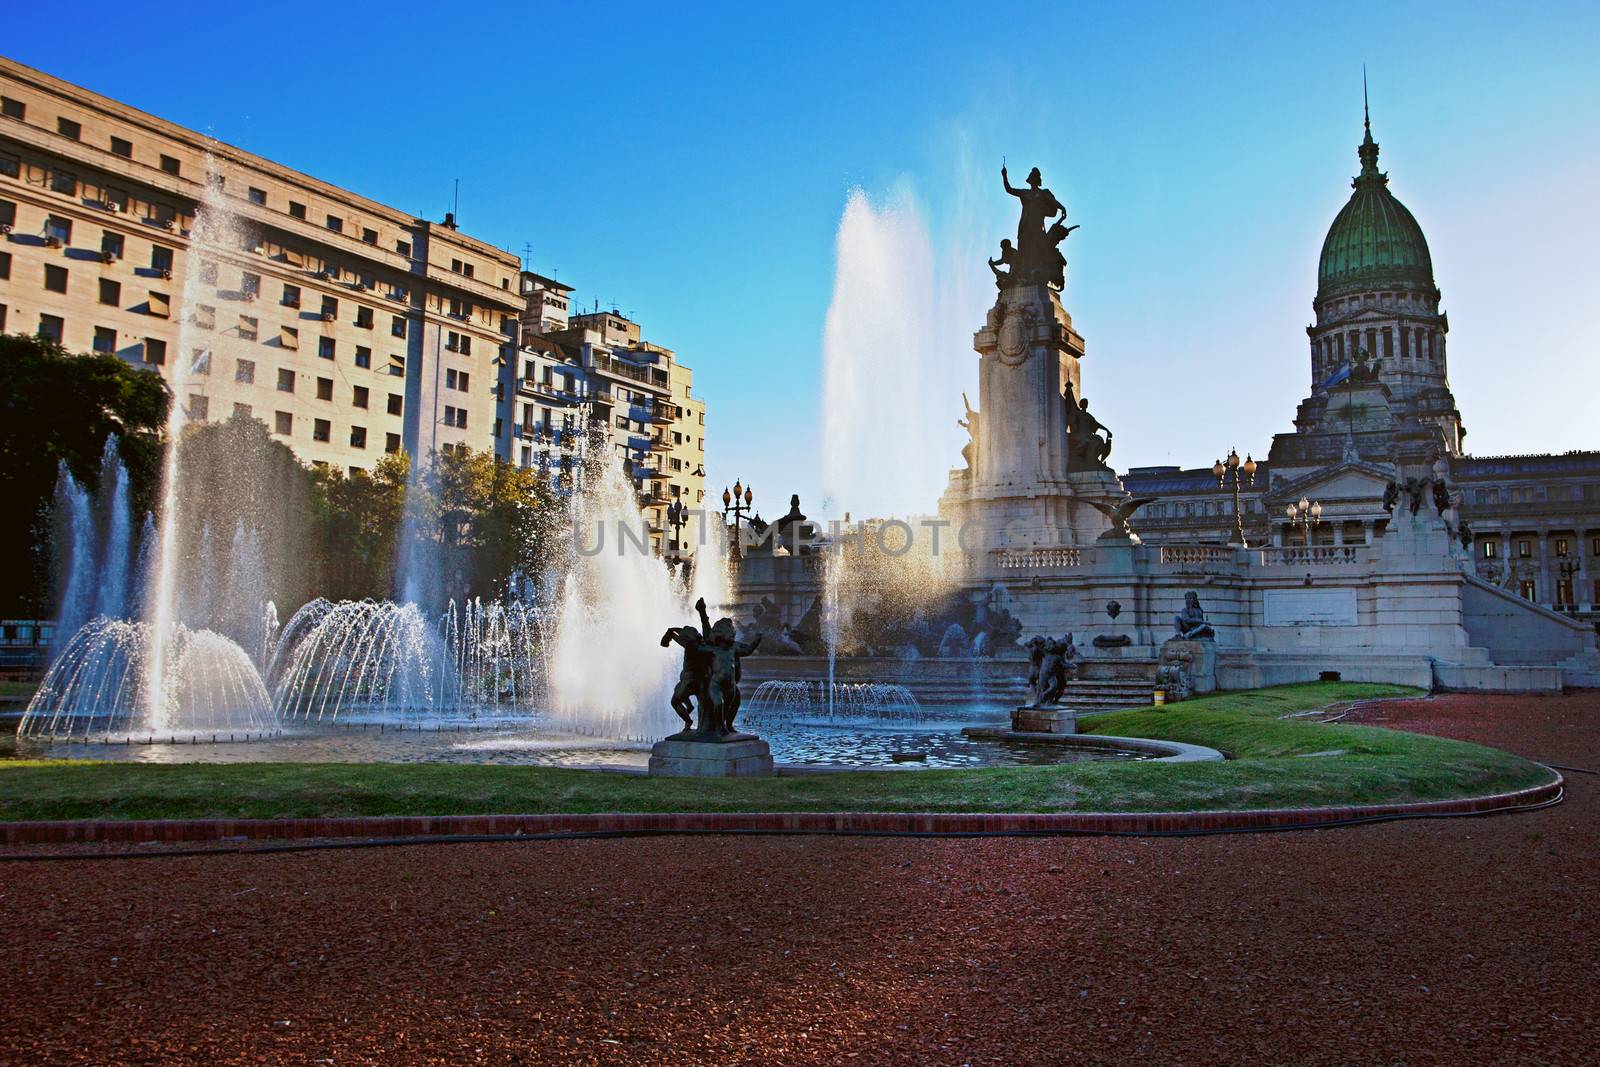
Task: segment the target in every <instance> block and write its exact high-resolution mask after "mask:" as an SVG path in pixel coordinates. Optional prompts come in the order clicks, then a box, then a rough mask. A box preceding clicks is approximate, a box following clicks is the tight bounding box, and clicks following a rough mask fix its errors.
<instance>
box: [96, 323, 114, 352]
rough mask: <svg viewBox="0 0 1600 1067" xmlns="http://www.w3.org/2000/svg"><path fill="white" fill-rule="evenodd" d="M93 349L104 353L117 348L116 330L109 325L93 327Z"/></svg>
mask: <svg viewBox="0 0 1600 1067" xmlns="http://www.w3.org/2000/svg"><path fill="white" fill-rule="evenodd" d="M94 350H95V351H96V352H104V353H106V354H108V355H109V354H110V353H113V352H115V351H116V350H117V331H116V330H113V329H112V328H111V327H109V326H96V327H95V328H94Z"/></svg>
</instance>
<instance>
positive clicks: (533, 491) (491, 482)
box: [424, 448, 561, 596]
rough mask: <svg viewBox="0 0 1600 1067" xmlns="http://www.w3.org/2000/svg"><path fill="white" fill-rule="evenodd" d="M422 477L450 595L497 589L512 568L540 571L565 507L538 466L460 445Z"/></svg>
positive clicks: (489, 593)
mask: <svg viewBox="0 0 1600 1067" xmlns="http://www.w3.org/2000/svg"><path fill="white" fill-rule="evenodd" d="M424 484H425V487H426V491H427V492H428V493H429V496H430V500H429V502H428V504H427V505H425V506H428V507H429V510H430V514H431V516H432V517H434V518H435V522H434V523H433V527H432V528H433V529H435V530H437V531H438V533H437V536H438V538H439V540H440V543H441V548H442V553H441V554H442V558H443V565H444V583H445V588H446V589H447V590H449V591H450V592H451V594H452V595H466V596H492V595H494V594H496V593H498V592H499V591H500V589H499V583H501V582H503V581H505V579H506V577H507V576H508V575H510V574H511V572H512V571H513V570H520V571H522V572H523V573H524V574H527V575H530V576H532V575H535V574H537V572H538V570H539V567H540V563H541V560H542V558H543V556H544V549H545V547H546V545H547V544H548V541H549V538H550V535H551V531H552V529H553V525H554V522H555V520H556V517H557V516H558V515H559V514H560V513H561V510H560V508H559V507H558V506H557V504H556V500H555V497H554V494H553V493H552V491H551V489H550V487H549V484H548V483H547V482H546V481H545V480H544V479H543V478H541V477H540V476H539V474H538V473H537V472H535V471H532V470H526V469H524V468H521V467H517V466H514V465H512V464H509V463H500V462H497V461H496V460H495V458H494V456H493V455H492V454H490V453H488V452H477V451H473V450H472V449H470V448H456V449H453V450H452V451H450V452H448V453H444V454H441V455H440V456H439V457H438V459H437V462H436V463H435V464H434V467H433V469H432V471H431V472H430V474H429V476H428V477H427V478H426V479H424Z"/></svg>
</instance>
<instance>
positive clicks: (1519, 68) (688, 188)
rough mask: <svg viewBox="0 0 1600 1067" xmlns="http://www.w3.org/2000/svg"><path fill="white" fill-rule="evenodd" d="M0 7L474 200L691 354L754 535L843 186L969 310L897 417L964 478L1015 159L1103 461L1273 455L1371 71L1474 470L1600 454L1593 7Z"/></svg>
mask: <svg viewBox="0 0 1600 1067" xmlns="http://www.w3.org/2000/svg"><path fill="white" fill-rule="evenodd" d="M9 6H10V7H11V11H10V13H9V14H8V15H7V18H6V25H7V31H6V34H5V39H4V42H3V43H0V51H3V52H4V53H5V54H6V55H9V56H11V57H12V58H15V59H17V60H19V61H21V62H24V63H28V64H30V65H33V66H37V67H40V68H42V69H44V70H46V71H49V72H50V73H53V74H56V75H58V76H61V77H64V78H67V79H69V80H71V81H75V82H78V83H80V84H83V85H85V86H87V87H89V88H91V89H95V90H97V91H100V92H104V93H107V94H109V95H111V96H114V97H118V98H120V99H122V100H125V101H127V102H129V103H131V104H133V105H135V106H138V107H141V108H144V109H146V110H148V111H151V112H154V113H156V114H158V115H161V116H163V117H166V118H170V119H172V120H175V121H177V122H181V123H184V124H186V125H189V126H192V127H195V128H198V129H201V130H205V131H208V132H211V133H213V134H214V135H215V136H217V137H219V138H220V139H222V140H224V141H228V142H230V143H233V144H236V145H239V146H241V147H243V148H246V149H249V150H252V151H255V152H258V153H261V154H263V155H266V156H269V157H272V158H274V159H278V160H281V161H282V162H284V163H287V164H289V165H291V166H294V167H297V168H300V169H302V170H305V171H308V172H310V173H312V174H315V175H317V176H318V177H321V178H324V179H326V180H329V181H332V182H336V183H338V184H340V185H344V186H347V187H350V188H352V189H356V190H359V191H361V192H362V193H364V194H366V195H369V196H372V197H374V198H375V199H379V200H382V201H384V202H387V203H390V204H393V205H394V206H396V207H398V208H401V209H402V210H409V211H413V212H416V213H418V214H420V215H426V216H429V217H433V218H439V217H441V216H442V214H443V212H444V211H445V210H447V209H448V208H449V206H450V199H451V190H452V183H453V182H454V180H455V179H457V178H459V179H460V180H461V208H460V219H461V224H462V226H463V228H464V229H466V230H467V231H468V232H470V233H473V234H474V235H476V236H479V237H482V238H484V239H486V240H489V241H492V242H494V243H496V244H499V245H502V246H505V247H508V248H511V249H512V250H514V251H516V252H518V253H519V254H520V253H521V252H522V251H523V249H524V246H530V247H531V249H532V256H531V260H530V265H531V266H532V267H534V268H535V269H538V270H541V271H545V272H552V271H559V277H560V278H561V279H562V280H563V281H566V282H568V283H570V284H573V285H576V286H577V287H578V294H577V295H578V297H579V298H580V299H581V300H582V301H583V302H584V303H586V304H587V303H589V302H591V301H593V300H595V299H599V300H600V301H601V302H602V303H603V304H605V305H608V306H609V305H613V304H614V305H616V306H617V307H619V308H620V309H622V310H623V311H624V312H626V313H629V314H631V315H632V316H633V317H635V318H636V319H638V320H639V321H640V322H641V323H642V324H643V326H644V329H645V332H646V336H647V337H649V338H651V339H653V340H655V341H657V342H659V343H661V344H665V345H668V346H670V347H672V348H675V349H676V350H677V351H678V352H679V353H680V354H681V357H682V358H683V359H684V361H685V362H687V363H689V364H690V365H691V366H692V367H694V369H695V372H696V380H697V386H698V389H699V392H700V393H701V395H702V396H704V397H705V398H706V400H707V402H708V404H709V405H710V416H709V419H708V422H709V429H708V437H709V439H710V461H709V463H708V469H709V473H710V479H711V482H713V483H714V486H713V487H714V488H715V490H716V491H717V492H719V493H720V489H721V486H722V484H723V483H725V482H731V481H732V480H733V478H734V477H736V476H739V477H743V478H745V479H746V481H747V482H749V483H751V484H754V485H755V487H756V490H757V494H758V497H759V499H760V500H761V501H764V502H765V504H766V508H765V510H767V511H768V512H769V513H772V512H779V511H781V510H783V505H784V504H785V503H786V501H787V495H788V494H789V493H790V492H795V491H798V492H800V493H802V494H803V495H804V497H805V499H806V500H807V501H815V500H816V499H817V498H818V497H819V495H820V494H821V492H822V476H821V463H820V453H821V450H822V446H821V441H822V437H823V422H824V420H823V412H822V404H821V395H822V390H821V380H822V336H823V323H824V319H825V317H826V315H827V312H828V306H829V301H830V299H831V298H832V296H833V292H834V271H835V252H836V248H835V241H836V236H837V234H838V229H839V222H840V217H841V214H842V212H843V210H844V207H845V203H846V200H847V197H848V196H849V194H850V192H851V190H852V189H853V188H857V187H859V188H861V189H862V190H864V191H865V192H866V194H867V195H868V197H869V198H870V199H872V200H873V201H874V202H875V203H881V202H887V201H888V200H889V199H891V198H898V200H897V202H899V203H901V204H902V205H909V208H908V210H910V211H911V212H912V213H913V214H915V215H916V216H917V217H918V218H919V219H920V222H921V224H922V225H923V226H924V227H925V229H926V232H927V234H928V238H929V246H930V248H931V249H932V252H931V254H932V255H933V256H934V257H935V258H936V259H937V260H938V263H937V274H938V276H939V277H941V278H943V279H946V280H947V281H948V282H949V285H948V286H947V288H950V289H951V290H952V291H953V293H954V295H953V296H952V295H951V294H950V293H948V292H947V293H945V294H944V296H942V297H935V298H934V300H935V304H936V305H937V306H936V307H935V308H934V314H935V315H936V321H937V322H938V324H939V341H938V345H939V346H940V348H941V349H942V351H941V353H940V354H939V355H938V357H937V359H932V360H931V361H930V362H929V363H928V365H927V366H928V372H929V373H931V374H935V375H937V377H938V378H939V379H940V380H941V381H944V380H948V389H947V390H945V391H943V392H941V393H939V394H938V395H939V396H943V397H945V398H946V399H945V400H943V401H941V400H939V399H935V400H933V401H926V403H927V405H928V407H929V410H927V411H926V412H925V413H924V412H913V413H911V414H910V417H913V418H922V417H925V418H926V419H927V420H929V425H930V426H934V427H937V432H936V433H935V435H934V441H933V444H932V445H931V446H930V449H931V450H932V451H933V452H935V453H938V454H935V455H930V456H929V457H928V458H927V460H926V466H927V469H928V470H929V471H933V472H942V470H943V469H944V468H947V467H949V466H952V465H956V464H959V462H960V457H959V447H960V444H961V441H962V434H961V432H960V431H959V430H957V429H956V428H955V426H954V420H955V419H956V418H957V417H958V416H959V415H960V413H961V410H962V409H961V402H960V392H961V390H962V389H968V390H972V395H973V397H974V399H976V392H975V389H974V384H975V381H976V357H971V356H969V355H966V354H965V353H967V352H969V351H970V341H971V333H972V331H973V330H975V329H976V328H977V327H978V325H979V324H980V322H979V318H980V317H981V312H982V305H981V301H982V300H985V299H988V291H987V290H986V289H985V287H986V286H988V285H989V280H988V272H987V270H986V268H985V267H984V264H983V262H982V256H983V255H985V254H988V253H989V249H990V246H991V245H993V244H995V243H997V242H998V240H999V238H1000V237H1002V236H1004V235H1005V233H1006V232H1007V231H1008V230H1009V229H1010V228H1011V227H1012V225H1013V220H1012V218H1011V214H1010V213H1011V210H1012V208H1011V202H1010V201H1009V198H1007V197H1005V196H1004V194H1003V192H1002V191H1001V190H1000V189H999V187H998V174H997V173H995V172H996V171H997V169H998V164H999V161H1000V158H1001V157H1002V155H1004V156H1005V157H1006V158H1007V159H1008V161H1009V162H1010V163H1011V165H1012V167H1013V171H1014V177H1015V176H1018V175H1020V174H1023V173H1026V170H1027V168H1028V166H1030V165H1034V164H1037V165H1039V166H1040V167H1041V168H1042V170H1043V171H1044V174H1045V176H1046V183H1047V184H1048V185H1050V186H1051V187H1052V188H1054V189H1055V191H1056V192H1057V195H1058V196H1060V197H1061V198H1062V199H1063V200H1064V201H1065V202H1066V204H1067V206H1068V208H1069V210H1070V212H1071V214H1072V219H1073V221H1075V222H1078V223H1081V224H1082V227H1083V228H1082V229H1081V230H1080V231H1079V232H1077V233H1075V234H1074V235H1073V237H1072V239H1071V242H1070V245H1069V249H1068V255H1069V258H1070V260H1071V267H1070V269H1069V271H1070V272H1069V279H1068V290H1067V294H1066V304H1067V307H1068V308H1069V310H1070V311H1071V313H1072V315H1073V318H1074V321H1075V324H1076V326H1077V327H1078V329H1079V330H1080V332H1082V333H1083V334H1084V336H1085V337H1086V339H1087V342H1088V351H1089V356H1088V359H1087V360H1086V362H1085V367H1084V380H1085V388H1084V392H1085V395H1087V396H1089V397H1091V398H1092V401H1093V403H1094V406H1095V410H1096V412H1097V414H1098V415H1099V417H1100V418H1101V419H1102V420H1103V421H1105V422H1106V423H1107V424H1109V425H1111V426H1112V427H1113V428H1114V429H1115V430H1116V434H1117V452H1116V453H1115V454H1114V455H1113V457H1112V459H1113V462H1114V463H1116V464H1117V465H1118V466H1121V467H1125V466H1127V465H1130V464H1151V463H1184V464H1186V465H1196V464H1202V463H1209V461H1210V460H1211V459H1212V458H1214V456H1215V455H1216V454H1218V453H1220V452H1223V451H1225V450H1226V449H1227V448H1228V447H1229V446H1230V445H1237V446H1238V447H1239V449H1240V450H1241V451H1244V450H1246V449H1249V450H1253V451H1255V452H1256V453H1257V454H1258V455H1259V454H1261V453H1264V452H1265V450H1266V448H1267V446H1268V444H1269V443H1270V440H1271V435H1272V434H1273V433H1277V432H1284V431H1286V430H1288V429H1290V428H1291V420H1292V418H1293V414H1294V407H1295V404H1296V403H1297V402H1298V401H1299V400H1300V399H1301V398H1302V397H1303V395H1304V394H1305V392H1306V387H1307V384H1308V383H1307V378H1308V375H1309V370H1308V360H1307V355H1306V341H1305V334H1304V328H1305V326H1306V324H1307V323H1308V322H1309V321H1310V320H1311V309H1310V301H1311V297H1312V294H1313V291H1314V288H1315V271H1316V256H1317V252H1318V250H1319V248H1320V244H1321V240H1322V236H1323V234H1324V233H1325V231H1326V228H1327V225H1328V223H1329V222H1330V221H1331V220H1332V218H1333V216H1334V214H1335V213H1336V212H1337V210H1338V209H1339V207H1340V206H1341V204H1342V203H1343V202H1344V200H1345V199H1346V198H1347V197H1348V195H1349V179H1350V176H1351V175H1353V174H1354V173H1355V172H1356V170H1357V161H1356V156H1355V148H1356V144H1357V142H1358V141H1359V139H1360V135H1361V110H1360V109H1361V95H1360V94H1361V65H1362V63H1363V62H1364V63H1366V64H1367V67H1368V70H1369V74H1370V80H1371V91H1372V107H1373V130H1374V134H1375V136H1376V137H1377V139H1378V141H1379V142H1380V144H1381V145H1382V149H1383V155H1382V159H1381V161H1380V164H1381V166H1383V168H1384V169H1386V170H1387V171H1388V172H1389V175H1390V179H1391V188H1392V189H1394V191H1395V193H1396V195H1398V196H1399V197H1400V198H1401V199H1402V200H1403V201H1404V202H1405V203H1406V204H1407V206H1408V207H1410V208H1411V210H1412V211H1413V212H1414V213H1415V214H1416V216H1417V218H1418V220H1419V221H1420V222H1421V224H1422V226H1423V229H1424V231H1425V232H1426V233H1427V235H1428V238H1429V241H1430V245H1431V247H1432V251H1433V256H1434V265H1435V270H1436V274H1437V277H1438V282H1439V285H1440V287H1441V288H1442V290H1443V292H1444V306H1445V308H1446V309H1447V310H1448V312H1449V314H1450V323H1451V334H1450V344H1451V347H1450V367H1451V380H1452V385H1453V386H1454V388H1455V391H1456V395H1457V398H1458V400H1459V401H1460V404H1461V407H1462V411H1463V414H1464V416H1465V420H1466V423H1467V426H1468V430H1469V436H1468V438H1467V442H1468V447H1469V449H1470V450H1471V451H1474V452H1476V453H1478V454H1492V453H1501V452H1532V451H1544V450H1558V451H1559V450H1565V449H1569V448H1577V447H1591V448H1592V447H1600V431H1597V430H1596V428H1595V419H1594V415H1593V405H1594V399H1593V398H1594V397H1595V396H1596V395H1597V394H1600V369H1597V360H1596V358H1595V357H1596V356H1597V355H1600V351H1597V349H1600V345H1597V343H1596V341H1595V339H1594V338H1595V332H1594V329H1593V327H1592V326H1591V325H1590V322H1589V319H1590V317H1591V316H1592V311H1591V310H1590V309H1592V308H1593V307H1594V306H1596V304H1597V303H1600V267H1597V265H1596V264H1597V260H1596V258H1595V257H1594V255H1593V254H1592V251H1591V250H1592V249H1594V248H1595V247H1596V246H1597V245H1600V221H1597V212H1596V210H1595V206H1594V190H1595V189H1596V188H1600V123H1597V122H1596V121H1595V118H1594V116H1595V115H1596V114H1600V74H1597V71H1600V44H1597V42H1600V6H1596V5H1594V4H1592V3H1588V4H1577V3H1574V4H1561V3H1542V4H1539V5H1516V6H1513V5H1509V4H1506V5H1475V4H1467V3H1451V4H1412V3H1394V2H1390V3H1383V4H1362V3H1344V4H1340V5H1337V6H1334V7H1328V6H1321V7H1317V8H1314V9H1313V8H1311V7H1306V6H1303V5H1293V4H1283V5H1267V4H1261V5H1256V4H1227V3H1222V4H1209V5H1200V4H1166V5H1163V4H1137V3H1130V4H1117V5H1103V6H1096V5H1058V6H1051V5H1048V4H1039V5H1022V6H1014V7H1010V8H1001V7H996V6H993V5H977V4H973V5H946V4H932V3H915V4H909V3H908V4H840V5H828V4H810V5H784V6H782V7H779V6H777V5H772V6H767V5H753V4H742V5H726V6H723V5H714V6H713V5H663V4H650V5H644V4H641V5H631V4H626V3H611V4H607V5H603V6H598V5H524V4H517V5H503V6H482V5H470V4H454V5H433V4H411V5H408V4H399V3H390V4H385V5H382V7H381V8H377V9H376V10H377V11H379V12H381V13H380V14H372V15H369V14H365V13H363V12H361V11H359V10H358V8H357V5H331V4H320V5H303V4H296V3H279V4H273V5H267V6H262V5H204V6H202V5H185V4H164V5H161V6H160V8H159V9H149V10H139V9H138V8H137V7H136V6H131V5H123V4H119V5H95V4H87V3H85V4H79V5H76V6H75V7H74V8H73V13H72V15H71V16H70V18H71V26H70V28H65V27H63V25H62V19H63V17H64V16H62V15H60V14H59V13H57V12H54V11H51V10H49V9H48V8H47V6H46V5H42V4H27V5H24V4H20V3H18V4H13V5H9ZM157 11H159V13H157ZM1007 12H1009V13H1007ZM62 42H69V44H68V46H63V44H62ZM440 42H454V43H455V44H457V45H458V46H459V48H458V50H457V51H456V52H454V53H451V52H449V51H441V50H439V48H438V47H437V45H438V44H439V43H440ZM975 301H978V303H977V304H976V305H974V302H975ZM913 373H916V372H915V371H913ZM907 395H908V396H909V395H912V394H910V393H908V394H907ZM883 403H884V405H885V406H886V407H893V406H894V405H895V403H896V398H895V397H885V398H884V400H883ZM922 403H925V401H922V400H919V401H918V404H919V405H920V404H922ZM906 417H907V413H905V412H900V413H899V414H897V415H896V416H895V418H894V419H890V420H888V423H887V425H890V426H893V425H896V422H895V419H898V420H899V422H900V424H903V422H904V420H905V418H906ZM861 461H862V463H863V464H870V463H871V462H872V456H871V455H863V456H862V460H861ZM888 474H889V475H890V476H891V477H892V476H893V474H894V472H892V471H891V472H888ZM942 480H943V475H942V473H937V477H936V478H934V479H932V481H933V482H934V483H937V482H942ZM918 481H919V482H929V481H930V479H928V478H922V479H918ZM931 503H932V502H931V500H930V501H928V504H929V506H930V507H931ZM880 504H881V506H880ZM840 505H841V507H842V508H853V510H854V511H855V512H856V513H857V514H864V513H871V512H882V511H887V510H908V508H909V506H910V505H907V504H906V503H905V502H904V501H903V500H893V499H887V498H886V499H885V500H884V501H881V502H880V501H874V500H870V499H868V500H855V501H852V500H842V501H840ZM812 510H813V511H815V509H814V508H813V509H812ZM769 517H770V516H769Z"/></svg>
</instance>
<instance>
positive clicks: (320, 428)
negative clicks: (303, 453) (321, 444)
mask: <svg viewBox="0 0 1600 1067" xmlns="http://www.w3.org/2000/svg"><path fill="white" fill-rule="evenodd" d="M332 436H333V423H331V422H329V421H328V420H327V419H316V420H314V421H313V422H312V423H311V439H312V440H313V441H326V440H328V439H329V438H331V437H332Z"/></svg>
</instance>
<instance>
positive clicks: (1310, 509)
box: [1283, 497, 1322, 547]
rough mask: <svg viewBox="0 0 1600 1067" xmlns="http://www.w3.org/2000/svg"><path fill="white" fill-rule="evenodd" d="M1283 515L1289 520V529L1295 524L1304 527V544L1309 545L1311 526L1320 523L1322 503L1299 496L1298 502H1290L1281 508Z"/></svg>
mask: <svg viewBox="0 0 1600 1067" xmlns="http://www.w3.org/2000/svg"><path fill="white" fill-rule="evenodd" d="M1283 515H1284V517H1285V518H1286V519H1288V520H1289V529H1291V530H1292V529H1294V528H1295V527H1296V526H1300V527H1304V529H1305V531H1306V545H1307V547H1309V546H1310V545H1311V528H1312V527H1313V526H1320V525H1322V503H1321V501H1317V500H1307V499H1306V498H1305V497H1301V498H1300V502H1299V503H1298V504H1290V505H1289V506H1288V507H1286V508H1284V509H1283Z"/></svg>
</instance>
